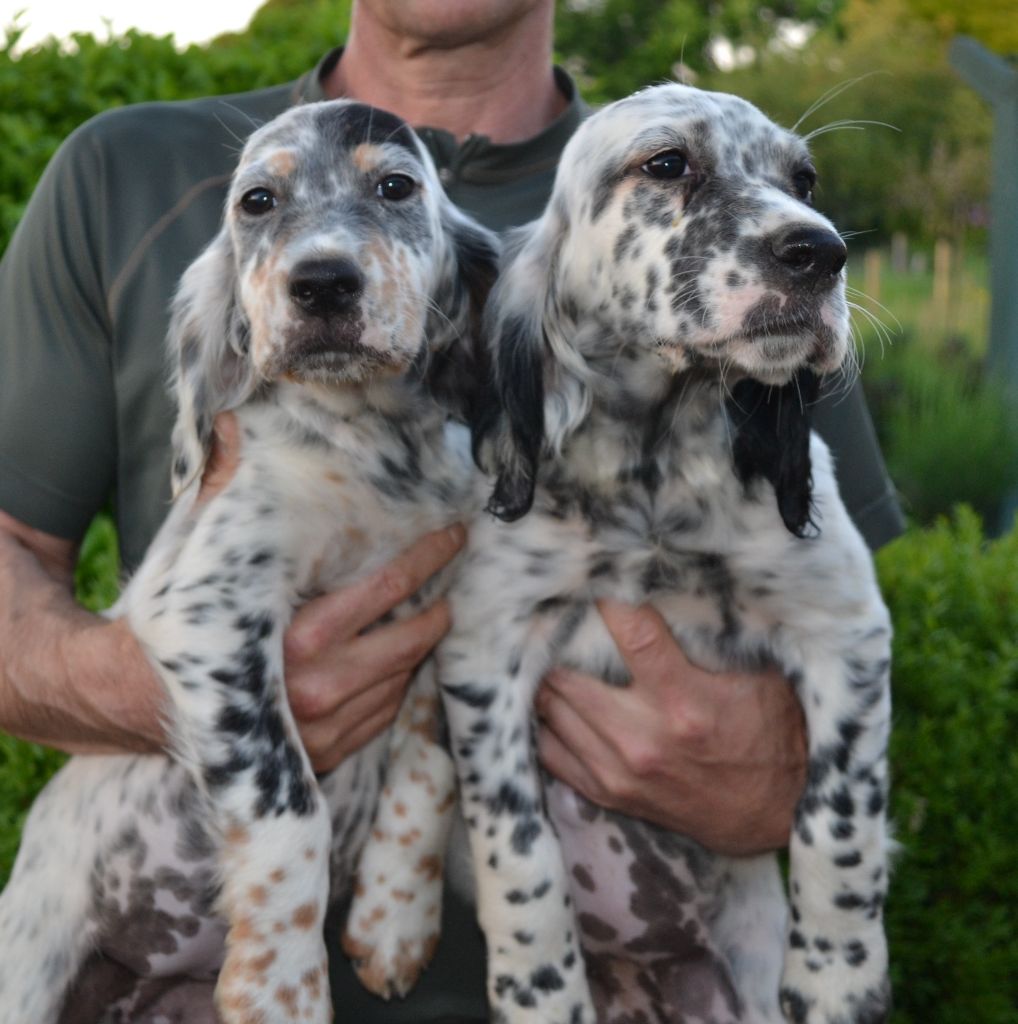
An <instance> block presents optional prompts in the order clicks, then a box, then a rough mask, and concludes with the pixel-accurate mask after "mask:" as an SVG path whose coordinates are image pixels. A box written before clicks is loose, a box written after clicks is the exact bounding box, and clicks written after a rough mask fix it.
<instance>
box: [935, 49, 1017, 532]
mask: <svg viewBox="0 0 1018 1024" xmlns="http://www.w3.org/2000/svg"><path fill="white" fill-rule="evenodd" d="M951 63H952V64H953V65H954V68H955V70H956V71H957V72H958V73H959V74H960V75H961V76H962V77H963V78H964V79H965V81H967V82H968V84H969V85H971V86H972V88H973V89H975V90H976V91H977V92H978V93H979V94H980V95H981V96H982V97H983V98H984V99H985V100H987V101H988V102H989V103H991V104H992V105H993V152H992V164H993V195H992V197H991V201H990V294H991V307H990V346H989V350H988V352H987V373H988V374H989V376H990V378H991V379H993V380H995V381H996V382H997V383H998V384H1002V385H1003V386H1004V389H1005V393H1006V395H1007V399H1008V408H1009V410H1010V412H1011V415H1012V416H1013V417H1014V421H1015V425H1016V427H1018V172H1016V170H1015V168H1018V70H1016V68H1015V67H1014V65H1013V64H1011V63H1009V62H1008V61H1006V60H1004V58H1003V57H999V56H997V54H995V53H991V52H990V51H989V50H987V49H986V47H984V46H982V45H981V44H980V43H977V42H976V41H975V40H974V39H970V38H968V37H967V36H958V37H957V38H955V39H954V40H953V41H952V43H951ZM1015 457H1016V458H1018V453H1015ZM1016 513H1018V490H1015V491H1014V492H1012V493H1011V494H1010V495H1008V497H1007V499H1006V500H1005V502H1004V507H1003V508H1002V510H1001V521H1000V523H999V524H997V525H998V527H999V528H1000V529H1002V530H1006V529H1009V528H1010V526H1011V525H1012V523H1013V522H1014V517H1015V514H1016Z"/></svg>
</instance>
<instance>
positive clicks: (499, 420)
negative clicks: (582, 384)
mask: <svg viewBox="0 0 1018 1024" xmlns="http://www.w3.org/2000/svg"><path fill="white" fill-rule="evenodd" d="M548 234H549V232H548V229H547V226H546V225H545V224H544V223H543V222H541V221H538V222H536V223H535V224H532V225H527V226H526V227H524V228H521V229H519V230H517V231H515V232H513V233H512V234H511V235H510V237H509V242H508V246H507V252H506V256H505V258H504V262H503V267H502V272H501V274H500V276H499V279H498V282H497V283H496V285H495V288H494V290H493V291H492V294H491V298H490V300H489V302H488V307H487V309H486V310H485V317H484V333H485V336H486V338H487V340H488V342H489V346H490V361H491V368H490V372H489V376H488V380H487V383H486V388H485V391H484V392H483V395H482V397H481V399H480V400H479V402H478V405H477V410H476V412H477V415H476V416H475V418H474V421H473V423H472V428H473V437H474V456H475V458H476V459H477V462H478V464H479V465H480V466H481V468H482V469H484V470H486V471H487V472H489V473H491V474H492V475H493V476H494V477H495V486H494V489H493V491H492V494H491V497H490V499H489V501H488V506H487V507H488V511H489V512H491V513H492V514H493V515H495V516H497V517H498V518H499V519H503V520H505V521H506V522H512V521H513V520H515V519H519V518H520V517H521V516H523V515H525V514H526V513H527V512H528V511H529V510H530V507H531V505H533V502H534V488H535V486H536V482H537V468H538V463H539V461H540V457H541V451H542V447H543V442H544V430H545V425H544V399H545V388H544V374H545V362H546V360H547V359H548V358H550V351H549V348H548V344H547V340H546V338H545V335H544V326H543V323H544V314H545V303H546V301H547V295H548V281H549V276H550V270H549V264H550V260H551V246H550V245H549V244H548V239H547V236H548Z"/></svg>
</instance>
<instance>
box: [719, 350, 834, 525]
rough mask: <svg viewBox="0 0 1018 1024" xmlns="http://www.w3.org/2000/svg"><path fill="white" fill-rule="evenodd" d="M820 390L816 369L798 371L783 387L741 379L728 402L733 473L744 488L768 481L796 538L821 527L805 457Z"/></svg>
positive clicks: (811, 475) (808, 466)
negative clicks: (756, 482)
mask: <svg viewBox="0 0 1018 1024" xmlns="http://www.w3.org/2000/svg"><path fill="white" fill-rule="evenodd" d="M819 390H820V381H819V378H818V377H817V376H816V374H814V373H812V372H811V371H810V370H799V371H798V373H796V375H795V376H794V377H793V378H792V380H791V381H789V382H788V383H787V384H785V385H783V386H781V387H773V386H768V385H766V384H761V383H760V382H759V381H755V380H741V381H739V382H738V383H737V384H736V385H735V387H734V388H733V389H732V396H731V398H730V399H729V401H728V414H729V417H730V418H731V421H732V426H733V428H734V433H735V441H734V444H733V446H732V452H733V456H734V460H735V472H736V475H737V476H738V478H739V480H740V481H742V483H743V484H744V485H745V486H747V487H748V486H750V484H752V483H753V481H754V480H757V479H759V478H761V477H762V478H763V479H765V480H767V481H768V482H769V483H770V484H771V486H772V487H773V488H774V493H775V496H776V497H777V501H778V512H779V513H780V514H781V519H782V521H783V522H784V524H785V526H786V527H787V528H788V530H789V531H790V532H791V533H793V534H795V536H796V537H806V536H810V535H814V534H816V533H818V532H819V529H818V527H817V524H816V523H815V522H814V521H813V518H812V512H813V506H812V496H813V474H812V467H811V465H810V458H809V438H810V423H811V419H812V414H811V409H812V406H813V403H814V402H815V401H816V397H817V394H818V392H819Z"/></svg>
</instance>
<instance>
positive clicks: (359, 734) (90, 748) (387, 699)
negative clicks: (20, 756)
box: [0, 511, 465, 772]
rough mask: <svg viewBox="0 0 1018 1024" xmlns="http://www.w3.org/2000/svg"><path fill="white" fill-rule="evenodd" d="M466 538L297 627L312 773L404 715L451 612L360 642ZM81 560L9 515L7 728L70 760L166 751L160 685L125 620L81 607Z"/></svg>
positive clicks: (435, 537)
mask: <svg viewBox="0 0 1018 1024" xmlns="http://www.w3.org/2000/svg"><path fill="white" fill-rule="evenodd" d="M464 536H465V534H464V531H463V530H462V528H460V527H455V528H453V529H451V530H442V531H438V532H436V533H432V534H428V535H427V536H426V537H424V538H422V539H421V540H420V541H418V542H417V543H416V544H415V545H414V546H413V547H411V548H409V549H408V550H407V551H406V552H404V553H403V554H402V555H400V556H399V557H397V558H396V559H394V560H393V561H392V562H391V563H389V564H388V565H387V566H385V567H384V568H382V569H381V570H379V571H378V572H377V573H374V574H372V575H371V576H369V577H366V578H365V579H364V580H361V581H359V582H358V583H356V584H354V585H353V586H351V587H348V588H346V589H344V590H341V591H337V592H335V593H333V594H327V595H325V596H323V597H320V598H317V599H316V600H314V601H311V602H309V603H308V604H307V605H305V606H304V607H303V608H302V609H301V610H300V611H299V612H298V613H297V615H296V616H295V617H294V620H293V622H292V623H291V626H290V629H289V630H288V631H287V634H286V637H285V640H284V647H285V652H286V675H287V687H288V693H289V698H290V704H291V707H292V708H293V711H294V716H295V718H296V719H297V725H298V729H299V730H300V734H301V738H302V740H303V742H304V745H305V748H306V749H307V751H308V755H309V757H310V758H311V763H312V766H313V767H314V769H315V770H316V771H319V772H321V771H326V770H328V769H329V768H332V767H334V766H335V765H336V764H338V763H339V762H340V761H341V760H343V758H345V757H346V756H347V755H349V754H350V753H352V752H353V751H354V750H356V749H358V748H359V747H361V746H363V745H364V744H365V743H367V742H368V741H369V740H370V739H372V738H373V737H374V736H375V735H377V734H378V733H379V732H381V731H382V730H383V729H384V728H385V727H386V726H388V725H389V723H390V722H391V721H392V720H393V718H394V717H395V715H396V713H397V711H398V710H399V705H400V702H401V700H402V696H403V691H404V689H405V687H406V684H407V682H408V681H409V678H410V676H411V674H412V672H413V669H414V668H415V666H416V665H417V664H418V663H419V662H420V661H421V659H422V658H423V657H424V656H425V655H426V654H427V653H428V652H429V651H430V650H431V648H432V647H433V646H434V645H435V644H436V643H437V642H438V640H439V639H440V638H441V637H442V636H443V635H444V633H445V632H446V630H447V629H448V627H449V613H448V608H447V606H446V605H445V603H444V602H441V603H439V604H437V605H435V606H433V607H432V608H430V609H428V610H427V611H425V612H423V613H421V614H420V615H417V616H415V617H413V618H411V619H405V620H402V621H399V622H394V623H390V624H387V625H385V626H382V627H380V628H378V629H375V630H371V631H370V632H367V633H363V632H362V631H363V630H364V629H365V627H367V626H369V625H370V624H371V623H373V622H374V621H376V620H377V619H378V618H379V617H380V616H381V615H383V614H384V613H385V612H387V611H388V610H389V609H391V608H392V607H394V606H395V605H397V604H399V603H400V602H401V601H403V600H405V599H406V598H407V597H409V596H410V595H411V594H412V593H414V592H415V591H416V590H417V589H418V588H419V587H420V586H421V584H422V583H424V581H425V580H426V579H428V577H429V576H431V575H432V574H433V573H435V572H437V571H438V570H439V569H440V568H441V567H442V566H444V565H445V564H446V563H448V562H449V561H450V560H451V559H452V558H453V556H454V555H455V554H456V552H457V551H458V550H459V549H460V547H462V545H463V541H464ZM76 554H77V545H76V544H75V543H74V542H72V541H69V540H65V539H63V538H60V537H55V536H53V535H52V534H47V533H44V532H42V531H40V530H35V529H32V528H31V527H29V526H26V525H25V524H24V523H21V522H19V521H18V520H16V519H14V518H13V517H12V516H10V515H8V514H6V513H4V512H2V511H0V729H3V730H4V731H5V732H9V733H12V734H13V735H15V736H20V737H21V738H23V739H27V740H32V741H34V742H37V743H43V744H46V745H48V746H53V747H57V748H58V749H61V750H65V751H67V752H69V753H109V752H125V751H155V750H159V749H161V748H162V747H163V746H164V744H165V741H166V735H165V731H164V729H163V726H162V719H161V713H160V709H161V707H162V703H163V691H162V687H161V684H160V683H159V680H158V678H157V677H156V675H155V673H154V672H153V670H152V668H151V667H150V666H149V663H148V660H147V659H146V657H145V655H144V653H143V652H142V650H141V648H140V647H139V645H138V643H137V641H136V640H135V638H134V636H133V634H132V633H131V632H130V630H129V629H128V628H127V626H126V623H125V622H124V621H123V620H108V619H105V618H103V617H101V616H98V615H93V614H92V613H90V612H87V611H85V610H84V609H82V608H81V607H79V606H78V604H77V603H76V602H75V600H74V595H73V570H74V560H75V556H76Z"/></svg>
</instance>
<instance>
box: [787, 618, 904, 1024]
mask: <svg viewBox="0 0 1018 1024" xmlns="http://www.w3.org/2000/svg"><path fill="white" fill-rule="evenodd" d="M860 618H862V620H863V621H862V623H861V624H860V625H859V626H858V627H857V628H856V629H854V630H853V631H852V633H851V635H849V636H844V637H841V638H840V641H839V639H838V638H837V636H836V635H835V636H834V637H832V640H831V642H829V643H828V644H827V645H825V646H821V645H819V644H817V645H815V647H814V649H813V650H811V651H809V652H808V653H807V657H806V658H805V660H804V664H803V671H802V673H801V678H800V680H799V683H798V686H799V693H800V698H801V700H802V703H803V709H804V710H805V713H806V720H807V725H808V728H809V743H810V758H809V776H808V780H807V784H806V791H805V793H804V794H803V797H802V799H801V800H800V802H799V806H798V808H797V811H796V821H795V829H794V831H793V833H792V842H791V851H790V852H791V860H790V872H789V882H790V889H791V892H790V900H791V917H792V919H791V921H790V923H789V948H788V952H787V956H786V961H785V970H784V974H783V978H782V990H781V1004H782V1009H783V1010H784V1012H785V1016H786V1017H787V1018H788V1020H789V1021H792V1022H794V1024H843V1022H844V1024H881V1022H883V1021H885V1020H886V1019H887V1016H888V1014H889V1013H890V987H889V982H888V976H887V942H886V939H885V937H884V931H883V904H884V897H885V895H886V893H887V882H888V868H887V844H888V839H887V829H886V821H885V818H886V803H887V763H886V748H887V737H888V731H889V727H890V690H889V686H888V674H889V667H890V627H889V625H888V621H887V613H886V611H885V610H884V609H883V606H882V605H880V604H879V600H876V601H875V602H874V607H873V609H872V614H870V615H869V616H861V617H860Z"/></svg>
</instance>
